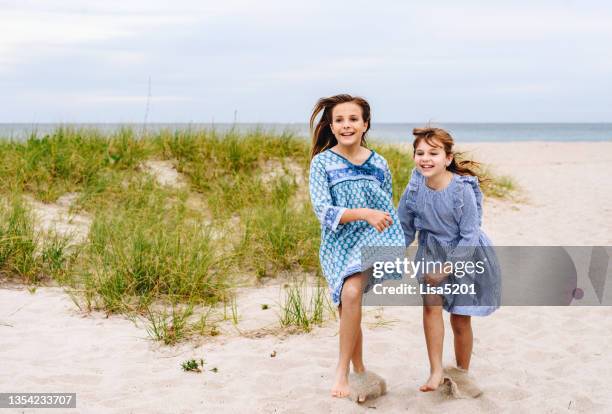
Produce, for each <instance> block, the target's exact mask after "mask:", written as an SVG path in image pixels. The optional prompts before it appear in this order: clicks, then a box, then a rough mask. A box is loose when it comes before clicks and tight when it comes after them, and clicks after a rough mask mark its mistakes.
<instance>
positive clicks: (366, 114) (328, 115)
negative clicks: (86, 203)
mask: <svg viewBox="0 0 612 414" xmlns="http://www.w3.org/2000/svg"><path fill="white" fill-rule="evenodd" d="M346 102H354V103H356V104H357V105H359V106H360V107H361V117H362V118H363V121H364V122H367V123H368V127H367V128H366V130H365V132H364V133H363V136H362V137H361V145H362V146H364V147H365V146H367V143H366V139H365V136H366V133H367V132H368V131H369V129H370V104H369V103H368V101H366V100H365V99H363V98H361V97H359V96H351V95H347V94H340V95H334V96H330V97H329V98H321V99H319V100H318V101H317V104H316V105H315V107H314V109H313V110H312V115H311V116H310V131H311V132H312V149H311V151H310V158H311V159H312V158H314V156H315V155H317V154H318V153H320V152H323V151H325V150H326V149H328V148H331V147H333V146H334V145H336V144H338V140H337V139H336V137H335V136H334V133H333V132H332V130H331V123H332V121H333V120H332V111H333V110H334V107H335V106H336V105H338V104H341V103H346ZM321 111H323V115H321V119H319V122H317V126H316V127H315V126H314V124H315V119H316V118H317V115H319V113H320V112H321Z"/></svg>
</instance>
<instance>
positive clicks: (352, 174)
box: [310, 95, 404, 397]
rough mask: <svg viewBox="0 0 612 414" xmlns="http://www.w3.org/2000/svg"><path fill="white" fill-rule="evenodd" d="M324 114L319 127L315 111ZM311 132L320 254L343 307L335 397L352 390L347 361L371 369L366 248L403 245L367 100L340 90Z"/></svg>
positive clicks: (320, 106)
mask: <svg viewBox="0 0 612 414" xmlns="http://www.w3.org/2000/svg"><path fill="white" fill-rule="evenodd" d="M320 112H323V114H322V115H321V118H320V120H319V121H318V123H317V125H316V127H315V126H314V124H315V120H316V117H317V116H318V114H319V113H320ZM310 127H311V130H313V146H312V161H311V164H310V198H311V202H312V206H313V208H314V211H315V214H316V215H317V217H318V219H319V221H320V222H321V248H320V255H319V256H320V260H321V267H322V270H323V274H324V276H325V278H326V279H327V282H328V285H329V289H330V292H331V298H332V301H333V303H334V304H335V305H337V306H338V310H339V313H340V335H339V336H340V356H339V361H338V366H337V367H336V375H335V380H334V385H333V386H332V391H331V393H332V396H334V397H346V396H348V395H349V392H350V391H349V382H348V381H349V379H348V374H349V366H350V362H351V361H352V363H353V370H354V372H355V373H356V374H358V375H361V374H363V375H365V366H364V364H363V356H362V349H363V335H362V331H361V300H362V295H363V291H364V288H365V287H366V286H367V283H368V277H367V275H366V270H368V269H367V267H368V266H367V265H366V264H365V263H362V257H361V253H362V252H361V249H362V248H364V247H367V246H371V247H374V246H376V247H378V246H395V247H403V246H404V235H403V233H402V229H401V227H400V225H399V220H398V217H397V214H396V212H395V209H394V207H393V196H392V185H391V173H390V172H389V167H388V165H387V162H386V160H385V159H384V158H383V157H382V156H381V155H379V154H377V153H376V152H374V151H373V150H370V149H368V148H367V147H366V146H365V144H366V142H365V134H366V132H367V131H368V129H369V128H370V106H369V104H368V103H367V102H366V101H365V100H364V99H362V98H359V97H352V96H350V95H336V96H332V97H329V98H322V99H320V100H319V101H318V102H317V105H316V106H315V108H314V111H313V114H312V116H311V118H310Z"/></svg>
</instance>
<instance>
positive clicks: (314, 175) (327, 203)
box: [309, 157, 346, 231]
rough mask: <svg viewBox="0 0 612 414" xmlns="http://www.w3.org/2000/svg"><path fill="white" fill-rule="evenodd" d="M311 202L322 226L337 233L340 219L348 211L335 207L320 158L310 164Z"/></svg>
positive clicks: (314, 159)
mask: <svg viewBox="0 0 612 414" xmlns="http://www.w3.org/2000/svg"><path fill="white" fill-rule="evenodd" d="M309 183H310V201H311V203H312V207H313V209H314V212H315V214H316V216H317V218H318V219H319V221H320V222H321V226H323V227H327V228H328V229H329V230H331V231H337V230H339V228H341V226H339V224H340V218H341V217H342V214H344V212H345V211H346V208H345V207H338V206H335V205H333V200H332V196H331V192H330V191H329V184H328V181H327V173H326V172H325V165H324V164H323V163H322V162H321V161H320V159H319V157H315V158H313V160H312V162H311V164H310V181H309Z"/></svg>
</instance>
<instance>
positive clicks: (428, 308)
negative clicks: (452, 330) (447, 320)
mask: <svg viewBox="0 0 612 414" xmlns="http://www.w3.org/2000/svg"><path fill="white" fill-rule="evenodd" d="M423 314H424V315H425V316H436V315H440V316H442V306H440V305H425V306H423Z"/></svg>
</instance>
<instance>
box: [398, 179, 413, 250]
mask: <svg viewBox="0 0 612 414" xmlns="http://www.w3.org/2000/svg"><path fill="white" fill-rule="evenodd" d="M409 194H410V191H408V188H406V190H405V191H404V194H402V198H401V199H400V202H399V206H398V208H397V215H398V217H399V221H400V224H401V225H402V230H403V231H404V240H405V242H406V247H408V246H410V245H411V244H412V242H413V241H414V236H415V234H416V227H415V226H414V212H413V211H412V210H411V209H410V207H408V204H407V200H408V196H409Z"/></svg>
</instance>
